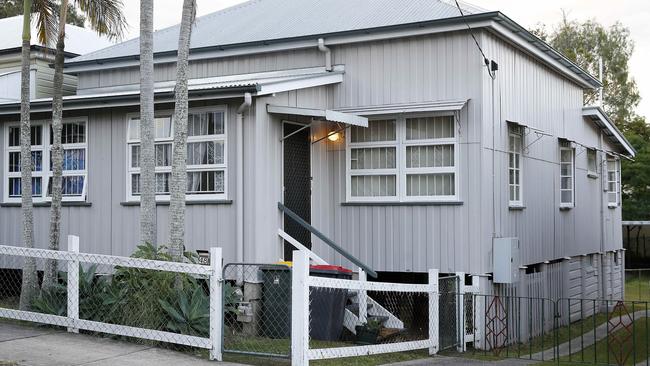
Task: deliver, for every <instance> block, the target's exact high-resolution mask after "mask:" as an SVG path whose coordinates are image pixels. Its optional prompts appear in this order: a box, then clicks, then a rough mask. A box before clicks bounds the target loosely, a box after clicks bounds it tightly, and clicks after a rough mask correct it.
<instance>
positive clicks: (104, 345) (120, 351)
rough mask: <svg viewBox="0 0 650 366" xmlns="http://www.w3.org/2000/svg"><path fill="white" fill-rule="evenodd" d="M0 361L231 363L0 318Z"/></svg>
mask: <svg viewBox="0 0 650 366" xmlns="http://www.w3.org/2000/svg"><path fill="white" fill-rule="evenodd" d="M0 365H3V366H4V365H12V366H14V365H15V366H18V365H20V366H23V365H25V366H54V365H57V366H59V365H89V366H109V365H110V366H112V365H125V366H136V365H137V366H185V365H188V366H189V365H191V366H201V365H205V366H208V365H209V366H215V365H221V366H227V365H228V366H235V365H236V364H233V363H217V362H212V361H208V360H207V359H203V358H199V357H196V356H192V355H188V354H184V353H180V352H174V351H170V350H164V349H160V348H155V347H151V346H146V345H139V344H134V343H128V342H120V341H116V340H112V339H108V338H100V337H95V336H90V335H84V334H74V333H67V332H63V331H60V330H54V329H48V328H44V327H33V326H27V325H22V324H21V325H19V324H16V323H5V322H0Z"/></svg>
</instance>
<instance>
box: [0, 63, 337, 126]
mask: <svg viewBox="0 0 650 366" xmlns="http://www.w3.org/2000/svg"><path fill="white" fill-rule="evenodd" d="M344 72H345V69H344V67H343V66H341V65H337V66H335V67H334V69H333V70H332V71H327V70H325V68H324V67H311V68H304V69H294V70H280V71H268V72H259V73H252V74H239V75H226V76H218V77H209V78H199V79H190V80H188V94H189V99H190V100H205V99H216V98H220V99H224V98H237V97H241V95H242V94H243V93H251V94H253V95H254V96H263V95H270V94H273V93H282V92H286V91H291V90H298V89H305V88H313V87H319V86H324V85H331V84H337V83H340V82H342V81H343V74H344ZM175 85H176V82H175V81H164V82H158V83H156V84H155V86H154V88H155V103H157V104H159V103H172V102H174V101H175V99H174V86H175ZM139 89H140V88H139V84H137V85H136V84H133V85H126V86H117V87H108V88H103V89H102V92H101V93H97V94H82V95H66V96H64V97H63V110H66V111H69V110H84V109H94V108H107V107H122V106H134V105H139V104H140V90H139ZM30 104H31V112H32V113H38V112H49V111H51V110H52V98H40V99H34V100H32V101H31V102H30ZM18 113H20V101H9V102H0V115H3V114H4V115H6V114H18ZM332 118H335V116H333V117H332Z"/></svg>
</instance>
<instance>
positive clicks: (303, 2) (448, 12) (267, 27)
mask: <svg viewBox="0 0 650 366" xmlns="http://www.w3.org/2000/svg"><path fill="white" fill-rule="evenodd" d="M461 7H462V8H463V12H464V13H465V14H477V13H483V12H486V11H485V10H484V9H480V8H478V7H475V6H472V5H468V4H465V3H462V5H461ZM179 10H180V9H179ZM458 16H460V12H459V11H458V9H457V8H456V5H455V4H454V3H453V1H441V0H408V1H396V0H252V1H248V2H245V3H243V4H240V5H237V6H233V7H230V8H227V9H224V10H221V11H218V12H215V13H212V14H208V15H205V16H202V17H199V18H197V19H196V24H195V26H194V29H193V30H192V40H191V48H193V49H195V48H203V47H214V46H225V45H232V44H241V43H249V42H259V41H268V40H277V39H285V38H293V37H303V36H309V35H319V34H328V33H336V32H346V31H353V30H362V29H370V28H377V27H385V26H393V25H400V24H408V23H417V22H424V21H432V20H439V19H445V18H452V17H458ZM178 30H179V25H176V26H173V27H169V28H166V29H162V30H159V31H157V32H155V34H154V52H155V53H159V52H172V51H176V49H177V47H178ZM139 49H140V46H139V39H138V38H135V39H132V40H130V41H126V42H123V43H120V44H118V45H115V46H113V47H109V48H106V49H103V50H99V51H96V52H93V53H90V54H87V55H84V56H80V57H77V58H75V59H73V60H71V62H72V63H74V62H83V61H89V60H98V59H108V58H119V57H128V56H135V55H138V54H139Z"/></svg>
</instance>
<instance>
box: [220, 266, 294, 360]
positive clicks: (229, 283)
mask: <svg viewBox="0 0 650 366" xmlns="http://www.w3.org/2000/svg"><path fill="white" fill-rule="evenodd" d="M223 278H224V296H223V301H224V306H223V309H224V316H223V319H224V325H223V327H224V352H232V353H245V354H252V355H260V356H275V357H289V356H290V350H291V339H290V338H291V268H289V267H287V266H285V265H264V264H237V263H231V264H227V265H226V266H225V267H224V269H223Z"/></svg>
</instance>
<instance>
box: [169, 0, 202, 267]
mask: <svg viewBox="0 0 650 366" xmlns="http://www.w3.org/2000/svg"><path fill="white" fill-rule="evenodd" d="M195 16H196V1H195V0H184V1H183V13H182V18H181V29H180V32H179V36H178V60H177V61H176V87H175V88H176V90H175V98H176V101H175V102H176V103H175V106H174V155H173V157H172V177H171V182H170V187H169V189H170V194H171V198H170V205H169V221H170V231H169V236H170V240H169V241H170V250H171V254H172V258H173V259H174V260H175V261H180V260H181V258H182V257H183V249H184V239H185V192H186V191H187V169H186V163H187V113H188V112H187V110H188V107H187V104H188V102H187V78H188V76H187V65H188V57H189V54H190V39H191V36H192V23H194V18H195Z"/></svg>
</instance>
